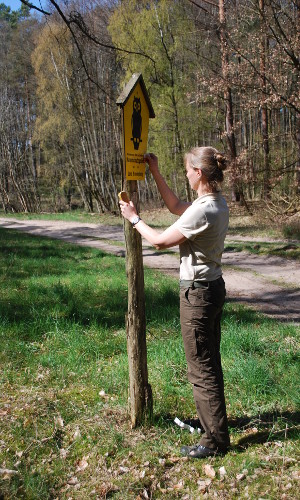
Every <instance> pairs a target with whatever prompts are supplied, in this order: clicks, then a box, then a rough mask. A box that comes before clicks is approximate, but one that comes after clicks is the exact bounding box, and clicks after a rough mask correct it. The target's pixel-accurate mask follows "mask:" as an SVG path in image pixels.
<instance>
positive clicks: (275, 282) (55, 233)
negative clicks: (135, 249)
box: [0, 218, 300, 324]
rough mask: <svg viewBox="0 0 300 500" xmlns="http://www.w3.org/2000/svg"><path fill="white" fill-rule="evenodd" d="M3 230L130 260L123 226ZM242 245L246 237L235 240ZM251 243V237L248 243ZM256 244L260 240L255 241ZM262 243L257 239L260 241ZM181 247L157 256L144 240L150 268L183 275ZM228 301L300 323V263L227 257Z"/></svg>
mask: <svg viewBox="0 0 300 500" xmlns="http://www.w3.org/2000/svg"><path fill="white" fill-rule="evenodd" d="M0 227H3V228H7V229H16V230H20V231H24V232H26V233H30V234H34V235H37V236H48V237H50V238H56V239H60V240H64V241H66V242H69V243H74V244H77V245H81V246H88V247H93V248H99V249H101V250H103V251H104V252H107V253H112V254H115V255H118V256H122V257H124V256H125V246H124V233H123V227H122V226H121V225H119V226H106V225H101V224H91V223H81V222H65V221H47V220H17V219H12V218H0ZM229 239H230V241H234V240H236V241H241V237H236V238H235V237H230V238H229ZM247 241H249V238H247ZM252 241H253V242H254V240H252ZM258 241H261V240H255V242H258ZM176 253H178V248H174V249H173V251H172V252H170V251H167V252H157V251H156V250H155V249H153V247H149V245H148V244H147V242H146V241H143V258H144V264H145V265H146V266H148V267H151V268H154V269H160V270H161V271H162V272H165V273H168V274H170V275H172V276H176V277H178V276H179V258H178V255H175V254H176ZM223 272H224V279H225V282H226V289H227V300H229V301H236V302H240V303H244V304H247V305H250V306H252V307H255V308H256V309H258V310H260V311H261V312H263V313H264V314H266V315H268V316H271V317H273V318H277V319H278V320H279V321H285V322H289V323H296V324H300V307H299V306H300V264H299V263H298V262H296V261H292V260H288V259H283V258H280V257H271V256H269V257H267V256H261V255H253V254H249V253H246V252H226V251H225V252H224V254H223Z"/></svg>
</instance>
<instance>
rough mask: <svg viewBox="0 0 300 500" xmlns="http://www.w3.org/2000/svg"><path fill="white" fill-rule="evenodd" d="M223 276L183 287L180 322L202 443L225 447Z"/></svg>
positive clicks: (220, 448)
mask: <svg viewBox="0 0 300 500" xmlns="http://www.w3.org/2000/svg"><path fill="white" fill-rule="evenodd" d="M225 295H226V291H225V283H224V280H223V278H222V277H220V278H218V279H217V280H215V281H210V282H204V283H201V288H195V285H191V286H190V287H188V288H181V289H180V322H181V331H182V337H183V343H184V349H185V355H186V360H187V365H188V379H189V381H190V382H191V383H192V384H193V394H194V400H195V404H196V409H197V413H198V416H199V420H200V423H201V426H202V427H203V429H204V434H202V437H201V440H200V443H199V444H201V445H202V446H206V447H208V448H212V449H217V450H219V451H226V449H227V448H228V447H229V445H230V439H229V432H228V422H227V415H226V405H225V396H224V381H223V372H222V366H221V355H220V342H221V328H220V320H221V316H222V308H223V305H224V301H225Z"/></svg>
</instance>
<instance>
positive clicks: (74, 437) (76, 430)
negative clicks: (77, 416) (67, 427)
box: [73, 427, 81, 440]
mask: <svg viewBox="0 0 300 500" xmlns="http://www.w3.org/2000/svg"><path fill="white" fill-rule="evenodd" d="M80 436H81V432H80V430H79V428H78V427H76V429H75V432H74V434H73V439H74V440H75V439H78V438H80Z"/></svg>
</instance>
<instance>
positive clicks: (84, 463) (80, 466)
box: [75, 457, 89, 473]
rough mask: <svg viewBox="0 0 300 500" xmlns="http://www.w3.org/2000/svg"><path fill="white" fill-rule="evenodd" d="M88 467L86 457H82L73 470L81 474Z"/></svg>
mask: <svg viewBox="0 0 300 500" xmlns="http://www.w3.org/2000/svg"><path fill="white" fill-rule="evenodd" d="M88 466H89V464H88V462H87V460H86V457H83V458H82V459H81V460H80V461H79V462H78V465H77V469H76V470H75V472H76V473H77V472H82V471H84V470H85V469H86V468H87V467H88Z"/></svg>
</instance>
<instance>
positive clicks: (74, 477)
mask: <svg viewBox="0 0 300 500" xmlns="http://www.w3.org/2000/svg"><path fill="white" fill-rule="evenodd" d="M78 483H79V481H78V479H77V477H76V476H73V477H71V478H70V479H69V480H68V484H69V485H70V486H75V484H78Z"/></svg>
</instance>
